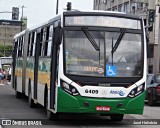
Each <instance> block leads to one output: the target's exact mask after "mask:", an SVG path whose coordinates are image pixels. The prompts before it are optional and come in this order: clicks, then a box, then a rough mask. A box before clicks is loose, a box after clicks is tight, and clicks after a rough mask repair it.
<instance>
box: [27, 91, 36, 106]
mask: <svg viewBox="0 0 160 128" xmlns="http://www.w3.org/2000/svg"><path fill="white" fill-rule="evenodd" d="M28 104H29V106H30V107H31V108H34V107H35V103H34V101H33V99H32V91H31V90H29V94H28Z"/></svg>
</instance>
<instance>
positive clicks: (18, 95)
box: [15, 78, 22, 98]
mask: <svg viewBox="0 0 160 128" xmlns="http://www.w3.org/2000/svg"><path fill="white" fill-rule="evenodd" d="M15 95H16V98H22V93H21V92H18V91H17V79H16V78H15Z"/></svg>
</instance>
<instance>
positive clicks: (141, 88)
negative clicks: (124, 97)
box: [128, 84, 145, 98]
mask: <svg viewBox="0 0 160 128" xmlns="http://www.w3.org/2000/svg"><path fill="white" fill-rule="evenodd" d="M144 87H145V85H144V84H142V85H139V86H137V87H136V88H134V89H132V90H131V92H130V93H129V95H128V97H131V98H133V97H136V96H138V95H139V94H141V93H142V92H143V91H144Z"/></svg>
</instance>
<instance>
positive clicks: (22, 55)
mask: <svg viewBox="0 0 160 128" xmlns="http://www.w3.org/2000/svg"><path fill="white" fill-rule="evenodd" d="M23 45H24V36H23V37H22V43H21V56H23Z"/></svg>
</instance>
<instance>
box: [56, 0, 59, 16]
mask: <svg viewBox="0 0 160 128" xmlns="http://www.w3.org/2000/svg"><path fill="white" fill-rule="evenodd" d="M58 4H59V0H57V6H56V15H57V14H58Z"/></svg>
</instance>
